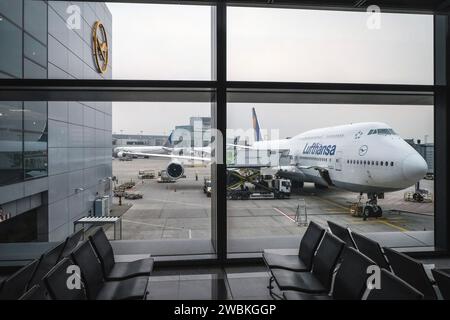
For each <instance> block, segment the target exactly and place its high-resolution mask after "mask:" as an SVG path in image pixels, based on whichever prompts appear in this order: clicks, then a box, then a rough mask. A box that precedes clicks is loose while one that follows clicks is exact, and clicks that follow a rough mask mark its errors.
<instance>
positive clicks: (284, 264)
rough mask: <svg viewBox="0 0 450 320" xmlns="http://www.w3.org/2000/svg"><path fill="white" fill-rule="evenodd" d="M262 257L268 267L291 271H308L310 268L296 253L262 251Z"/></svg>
mask: <svg viewBox="0 0 450 320" xmlns="http://www.w3.org/2000/svg"><path fill="white" fill-rule="evenodd" d="M263 258H264V261H265V262H266V264H267V266H268V267H269V268H270V269H274V268H275V269H286V270H292V271H309V269H310V268H309V267H308V266H307V265H306V264H305V263H304V262H303V261H302V260H301V259H300V257H299V256H298V255H282V254H276V253H264V256H263Z"/></svg>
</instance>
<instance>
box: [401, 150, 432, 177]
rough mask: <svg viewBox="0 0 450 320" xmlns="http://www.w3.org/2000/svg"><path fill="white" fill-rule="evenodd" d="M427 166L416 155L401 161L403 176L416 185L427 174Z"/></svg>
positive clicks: (419, 156)
mask: <svg viewBox="0 0 450 320" xmlns="http://www.w3.org/2000/svg"><path fill="white" fill-rule="evenodd" d="M427 170H428V165H427V163H426V162H425V160H424V159H423V158H422V156H421V155H419V154H418V153H415V154H411V155H409V156H407V157H406V158H405V159H404V160H403V166H402V171H403V176H404V178H405V179H406V180H408V181H410V182H411V183H416V182H417V181H419V180H420V179H422V178H423V177H424V176H425V174H426V173H427Z"/></svg>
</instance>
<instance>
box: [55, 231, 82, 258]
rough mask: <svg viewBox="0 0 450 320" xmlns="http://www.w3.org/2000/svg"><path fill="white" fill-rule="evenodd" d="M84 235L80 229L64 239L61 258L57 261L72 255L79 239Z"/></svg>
mask: <svg viewBox="0 0 450 320" xmlns="http://www.w3.org/2000/svg"><path fill="white" fill-rule="evenodd" d="M83 235H84V229H83V228H82V229H80V230H78V231H77V232H74V233H72V234H71V235H70V236H68V237H67V238H66V244H65V246H64V249H63V251H62V253H61V256H60V257H59V260H62V259H63V258H67V257H69V256H70V254H71V253H72V251H73V249H75V248H76V247H77V245H78V243H79V242H80V240H81V238H82V237H83Z"/></svg>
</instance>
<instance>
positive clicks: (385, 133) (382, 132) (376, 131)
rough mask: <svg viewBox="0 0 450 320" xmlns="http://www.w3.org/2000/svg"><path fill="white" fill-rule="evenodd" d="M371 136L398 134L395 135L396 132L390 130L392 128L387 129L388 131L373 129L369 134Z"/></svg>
mask: <svg viewBox="0 0 450 320" xmlns="http://www.w3.org/2000/svg"><path fill="white" fill-rule="evenodd" d="M371 134H379V135H385V136H386V135H396V134H397V133H395V131H394V130H392V129H390V128H386V129H372V130H370V131H369V133H368V134H367V135H371Z"/></svg>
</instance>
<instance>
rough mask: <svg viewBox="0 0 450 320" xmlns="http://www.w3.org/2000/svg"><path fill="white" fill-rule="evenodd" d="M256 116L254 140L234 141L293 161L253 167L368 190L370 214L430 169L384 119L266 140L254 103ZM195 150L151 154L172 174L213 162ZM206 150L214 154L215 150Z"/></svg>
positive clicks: (317, 182) (378, 211) (323, 185)
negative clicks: (162, 160)
mask: <svg viewBox="0 0 450 320" xmlns="http://www.w3.org/2000/svg"><path fill="white" fill-rule="evenodd" d="M252 118H253V129H254V135H255V142H254V143H253V145H251V146H243V145H237V144H228V145H229V146H233V147H234V148H243V149H249V150H261V151H268V152H269V153H276V154H278V155H279V157H281V156H283V157H287V159H288V164H287V165H282V166H280V165H279V163H278V162H277V163H276V164H274V165H272V164H271V163H267V164H263V165H252V164H250V165H246V166H247V167H271V168H272V169H274V170H276V171H277V173H278V175H279V176H281V177H286V178H290V179H297V180H298V181H300V182H301V183H303V182H312V183H314V184H315V186H316V188H326V187H328V186H334V187H337V188H340V189H344V190H347V191H351V192H358V193H360V194H363V193H367V196H368V199H369V201H368V202H367V203H366V205H365V207H364V215H366V216H371V215H381V212H382V209H381V208H380V206H378V205H377V199H378V198H383V197H384V193H385V192H392V191H397V190H402V189H405V188H407V187H410V186H412V185H414V184H415V183H416V182H418V181H419V180H420V179H422V178H423V177H424V176H425V174H426V172H427V169H428V167H427V163H426V162H425V160H424V159H423V158H422V156H421V155H420V154H419V153H418V152H417V151H416V150H414V149H413V148H412V147H411V146H410V145H409V144H408V143H406V142H405V141H404V140H403V139H402V138H401V137H400V136H398V135H397V134H396V133H395V132H394V130H393V129H392V128H391V127H390V126H389V125H387V124H385V123H382V122H362V123H354V124H347V125H340V126H334V127H327V128H321V129H314V130H309V131H306V132H304V133H301V134H299V135H296V136H294V137H292V138H288V139H280V140H267V141H264V140H263V137H262V135H261V131H260V127H259V123H258V119H257V116H256V112H255V109H254V108H253V110H252ZM206 148H209V147H206ZM204 149H205V148H204ZM191 151H192V152H190V154H189V153H188V155H186V153H184V154H183V155H175V154H170V155H151V156H157V157H158V156H159V157H166V158H170V159H171V160H172V162H171V163H169V165H168V167H167V173H168V174H169V175H170V176H172V177H173V178H176V176H177V175H179V176H181V175H182V174H183V173H184V169H183V164H182V162H181V161H184V160H187V161H199V160H200V161H202V162H205V163H207V162H210V161H211V159H210V158H209V157H203V156H202V157H199V156H195V155H194V154H195V150H191ZM201 152H203V153H204V154H208V153H209V154H211V152H210V149H209V150H208V149H205V150H201ZM147 155H148V154H147ZM236 167H239V164H237V165H236Z"/></svg>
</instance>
